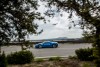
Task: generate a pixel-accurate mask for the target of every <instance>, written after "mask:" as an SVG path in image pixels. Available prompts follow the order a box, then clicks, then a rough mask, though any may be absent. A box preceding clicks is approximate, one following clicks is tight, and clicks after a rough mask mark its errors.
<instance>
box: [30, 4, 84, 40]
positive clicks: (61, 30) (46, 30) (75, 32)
mask: <svg viewBox="0 0 100 67" xmlns="http://www.w3.org/2000/svg"><path fill="white" fill-rule="evenodd" d="M39 4H40V7H39V8H38V11H39V12H41V14H42V15H43V16H44V14H43V13H44V12H45V11H46V10H47V8H46V7H44V4H45V3H41V2H39ZM53 9H55V7H54V8H53ZM61 13H62V14H63V16H60V14H61ZM68 15H69V14H68V13H67V12H63V11H62V12H59V13H56V15H55V16H54V17H47V16H45V17H46V20H50V22H47V23H44V22H43V21H38V20H35V21H34V22H35V23H37V24H38V25H39V29H38V30H41V29H43V32H42V33H41V34H40V35H34V34H33V35H30V36H29V38H28V39H30V40H36V39H48V38H58V37H68V38H79V37H82V30H81V29H80V27H79V26H76V27H72V28H71V29H69V26H70V25H71V24H70V21H71V20H69V19H68ZM73 17H74V18H73V20H74V21H75V22H78V20H79V18H78V17H77V16H75V15H74V16H73ZM53 24H56V25H53Z"/></svg>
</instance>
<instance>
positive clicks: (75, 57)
mask: <svg viewBox="0 0 100 67" xmlns="http://www.w3.org/2000/svg"><path fill="white" fill-rule="evenodd" d="M68 58H69V59H77V56H69V57H68Z"/></svg>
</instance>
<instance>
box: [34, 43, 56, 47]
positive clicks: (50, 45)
mask: <svg viewBox="0 0 100 67" xmlns="http://www.w3.org/2000/svg"><path fill="white" fill-rule="evenodd" d="M57 47H58V43H57V42H52V41H46V42H43V43H38V44H36V45H35V48H57Z"/></svg>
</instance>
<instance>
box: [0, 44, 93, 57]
mask: <svg viewBox="0 0 100 67" xmlns="http://www.w3.org/2000/svg"><path fill="white" fill-rule="evenodd" d="M88 47H92V46H91V44H89V43H79V44H68V43H65V44H59V47H58V48H42V49H35V48H30V49H28V50H30V51H31V52H32V53H33V54H34V56H35V57H49V56H66V57H67V56H73V55H75V50H76V49H79V48H88ZM1 50H2V51H5V53H6V54H10V53H11V52H16V51H20V50H21V46H15V45H13V46H3V47H1Z"/></svg>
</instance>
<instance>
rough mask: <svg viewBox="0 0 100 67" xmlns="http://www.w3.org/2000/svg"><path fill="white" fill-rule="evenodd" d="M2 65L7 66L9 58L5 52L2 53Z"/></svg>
mask: <svg viewBox="0 0 100 67" xmlns="http://www.w3.org/2000/svg"><path fill="white" fill-rule="evenodd" d="M0 67H7V59H6V56H5V53H4V52H3V54H0Z"/></svg>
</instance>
